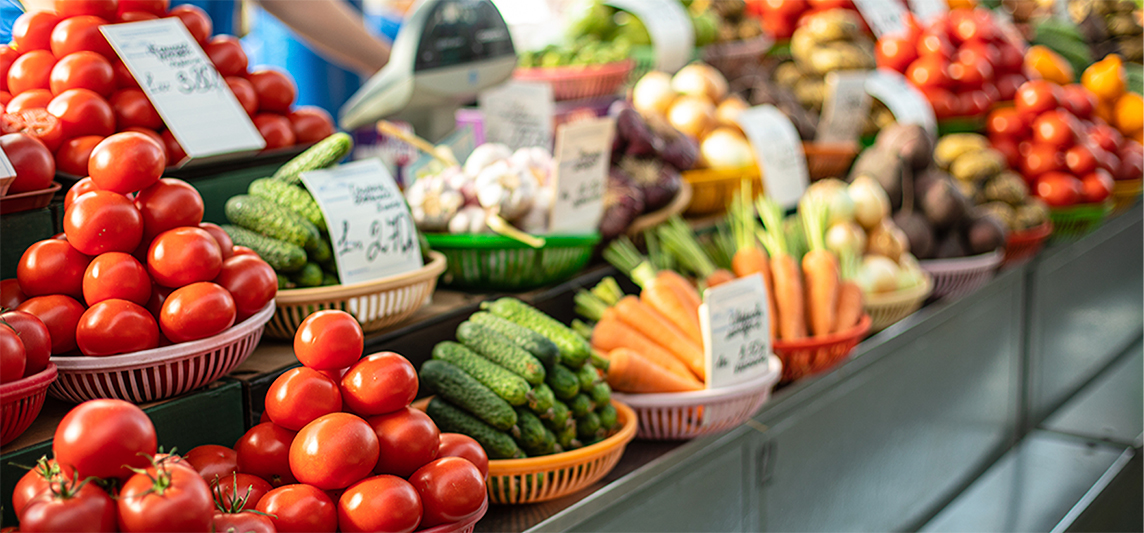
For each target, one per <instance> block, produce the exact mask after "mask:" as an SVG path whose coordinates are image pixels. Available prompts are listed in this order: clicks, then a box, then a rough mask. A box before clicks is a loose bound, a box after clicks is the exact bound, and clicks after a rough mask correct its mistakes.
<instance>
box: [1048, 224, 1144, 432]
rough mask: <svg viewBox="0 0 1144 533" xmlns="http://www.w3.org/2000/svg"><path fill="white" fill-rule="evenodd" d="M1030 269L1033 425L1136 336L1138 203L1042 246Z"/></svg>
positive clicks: (1140, 281)
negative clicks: (1084, 233)
mask: <svg viewBox="0 0 1144 533" xmlns="http://www.w3.org/2000/svg"><path fill="white" fill-rule="evenodd" d="M1031 270H1032V274H1031V282H1030V293H1029V312H1028V314H1029V317H1028V320H1029V337H1028V353H1029V354H1030V356H1029V398H1028V401H1029V414H1030V417H1031V418H1030V420H1029V421H1028V425H1036V424H1037V423H1039V422H1040V421H1042V420H1043V419H1044V418H1045V417H1046V416H1048V414H1049V413H1051V412H1052V411H1053V410H1055V409H1056V408H1057V407H1058V406H1060V405H1061V404H1062V403H1063V402H1064V401H1065V400H1067V399H1068V397H1069V396H1071V395H1073V394H1074V393H1075V392H1076V391H1077V390H1078V389H1080V387H1082V386H1083V385H1084V384H1085V383H1086V382H1088V381H1089V380H1090V379H1091V378H1092V377H1093V376H1094V375H1096V373H1097V372H1099V371H1100V369H1102V368H1104V367H1105V366H1106V365H1107V364H1108V363H1109V362H1110V361H1111V360H1112V358H1114V357H1116V356H1117V355H1118V354H1120V353H1122V351H1123V349H1124V348H1125V347H1126V346H1127V345H1128V343H1130V342H1132V341H1133V340H1134V339H1135V338H1136V337H1138V336H1139V335H1140V332H1141V330H1142V324H1144V299H1142V297H1141V295H1142V293H1144V275H1142V273H1144V225H1142V223H1141V206H1140V205H1139V204H1138V205H1137V206H1136V207H1135V208H1133V209H1132V210H1131V211H1130V212H1128V213H1126V214H1125V215H1123V216H1121V217H1118V218H1116V219H1113V220H1111V221H1110V222H1109V223H1108V224H1106V225H1105V227H1103V228H1100V229H1099V230H1097V231H1096V232H1095V233H1094V234H1092V235H1089V236H1088V237H1086V238H1085V239H1084V240H1082V241H1080V242H1078V243H1075V244H1073V245H1070V246H1064V247H1059V248H1054V249H1051V250H1049V251H1048V252H1047V253H1046V254H1045V255H1044V257H1042V258H1041V259H1040V260H1039V262H1037V263H1035V264H1034V266H1033V268H1032V269H1031Z"/></svg>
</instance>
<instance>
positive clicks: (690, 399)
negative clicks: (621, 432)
mask: <svg viewBox="0 0 1144 533" xmlns="http://www.w3.org/2000/svg"><path fill="white" fill-rule="evenodd" d="M781 376H782V361H780V360H779V358H778V357H775V356H773V355H772V356H770V358H769V360H768V362H767V373H766V374H763V375H762V376H759V377H758V378H756V379H753V380H751V381H747V382H744V383H740V384H738V385H732V386H730V387H723V388H719V389H707V390H701V391H694V392H665V393H658V394H623V393H619V392H617V393H615V396H616V399H617V400H619V401H621V402H623V403H626V404H628V406H629V407H631V408H632V410H633V411H635V412H636V417H637V418H639V423H640V425H639V430H638V431H637V433H636V438H639V439H647V440H684V439H692V438H695V437H698V436H701V435H708V434H712V433H720V432H723V431H727V430H729V429H732V428H734V427H736V426H738V425H739V424H742V423H743V422H746V421H747V419H749V418H751V417H752V416H753V415H754V414H755V412H756V411H758V410H759V408H760V407H762V406H763V404H764V403H766V401H767V400H768V399H769V398H770V397H771V391H772V390H773V389H774V388H775V385H776V384H777V383H778V382H779V377H781Z"/></svg>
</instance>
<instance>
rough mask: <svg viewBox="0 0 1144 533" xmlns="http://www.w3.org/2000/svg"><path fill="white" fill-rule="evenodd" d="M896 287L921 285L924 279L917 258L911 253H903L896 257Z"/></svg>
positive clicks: (905, 287)
mask: <svg viewBox="0 0 1144 533" xmlns="http://www.w3.org/2000/svg"><path fill="white" fill-rule="evenodd" d="M898 265H899V267H900V268H899V273H898V289H908V288H910V287H915V286H917V285H921V284H922V282H923V281H925V274H924V273H923V271H922V267H921V265H919V264H918V259H917V258H916V257H914V256H913V254H909V253H905V254H902V256H901V257H899V258H898Z"/></svg>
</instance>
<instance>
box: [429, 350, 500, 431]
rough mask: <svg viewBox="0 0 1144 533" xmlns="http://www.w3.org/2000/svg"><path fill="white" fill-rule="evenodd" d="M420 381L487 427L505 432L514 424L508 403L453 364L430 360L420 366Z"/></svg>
mask: <svg viewBox="0 0 1144 533" xmlns="http://www.w3.org/2000/svg"><path fill="white" fill-rule="evenodd" d="M420 377H421V382H422V383H425V384H427V385H429V387H430V388H431V389H433V390H434V391H436V392H437V394H439V395H440V396H441V397H442V398H444V399H446V400H449V401H450V402H452V403H453V404H454V405H456V406H457V407H460V408H462V409H464V410H466V411H468V412H470V413H472V414H473V415H474V416H476V417H477V418H480V419H481V420H484V421H485V422H487V423H488V424H489V425H490V426H492V427H494V428H497V429H499V430H501V431H508V430H510V429H512V427H513V426H515V425H516V411H513V409H512V406H511V405H509V404H508V402H505V401H504V400H502V399H501V397H500V396H497V395H496V393H494V392H493V391H491V390H489V388H488V387H486V386H484V385H482V384H481V382H479V381H477V379H476V378H474V377H472V376H470V375H468V374H466V373H465V371H464V370H461V369H460V368H457V367H456V366H454V365H452V364H450V363H446V362H445V361H438V360H436V359H430V360H428V361H425V364H423V365H421V373H420Z"/></svg>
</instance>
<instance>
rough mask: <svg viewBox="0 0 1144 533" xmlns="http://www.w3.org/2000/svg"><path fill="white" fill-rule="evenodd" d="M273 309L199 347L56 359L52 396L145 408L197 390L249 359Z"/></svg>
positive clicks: (188, 345) (182, 345)
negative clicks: (114, 401)
mask: <svg viewBox="0 0 1144 533" xmlns="http://www.w3.org/2000/svg"><path fill="white" fill-rule="evenodd" d="M274 309H275V305H274V302H270V303H268V304H267V305H266V307H264V308H262V310H261V311H259V312H258V313H256V314H254V315H253V316H250V317H248V318H247V319H246V320H243V321H242V322H240V323H238V324H235V325H234V326H231V327H230V328H229V329H227V330H226V331H224V332H222V333H219V334H218V335H215V336H213V337H207V338H205V339H199V340H197V341H191V342H184V343H180V344H173V345H171V346H164V347H162V348H155V349H152V350H142V351H138V352H133V353H128V354H122V355H111V356H107V357H88V356H69V357H58V356H57V357H52V358H51V361H52V362H53V363H55V364H56V366H57V367H58V368H59V378H57V379H56V381H55V382H53V383H52V385H51V386H50V387H49V388H48V394H51V395H52V396H53V397H55V398H59V399H61V400H64V401H67V402H74V403H80V402H83V401H87V400H91V399H95V398H118V399H120V400H127V401H129V402H135V403H145V402H151V401H155V400H161V399H164V398H170V397H173V396H178V395H180V394H183V393H184V392H188V391H191V390H194V389H197V388H199V387H202V386H204V385H206V384H208V383H211V382H212V381H214V380H216V379H218V378H220V377H222V376H224V375H226V374H227V373H228V372H230V371H231V370H234V368H235V367H237V366H238V365H239V364H241V363H242V362H243V361H245V360H246V358H247V357H249V356H250V354H251V352H253V351H254V348H255V346H258V340H259V339H261V338H262V329H263V326H265V325H266V322H267V321H268V320H270V317H271V316H273V315H274Z"/></svg>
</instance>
